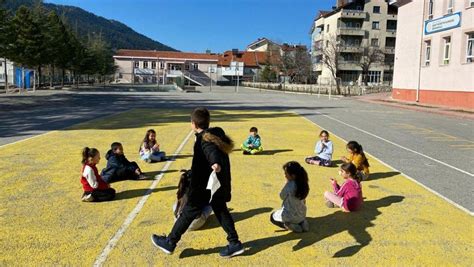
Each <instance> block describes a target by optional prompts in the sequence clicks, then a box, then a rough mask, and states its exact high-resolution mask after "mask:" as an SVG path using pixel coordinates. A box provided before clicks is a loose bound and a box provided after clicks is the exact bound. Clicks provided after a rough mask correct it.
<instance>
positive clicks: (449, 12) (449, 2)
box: [447, 0, 454, 14]
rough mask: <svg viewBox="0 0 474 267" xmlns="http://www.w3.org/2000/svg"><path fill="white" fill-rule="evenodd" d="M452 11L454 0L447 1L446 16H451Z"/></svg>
mask: <svg viewBox="0 0 474 267" xmlns="http://www.w3.org/2000/svg"><path fill="white" fill-rule="evenodd" d="M453 9H454V0H448V10H447V13H448V14H453Z"/></svg>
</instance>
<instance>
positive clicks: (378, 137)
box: [316, 111, 474, 177]
mask: <svg viewBox="0 0 474 267" xmlns="http://www.w3.org/2000/svg"><path fill="white" fill-rule="evenodd" d="M316 113H317V114H319V115H322V116H324V117H327V118H328V119H331V120H334V121H337V122H339V123H341V124H344V125H346V126H348V127H351V128H353V129H356V130H358V131H360V132H363V133H365V134H368V135H370V136H373V137H375V138H377V139H380V140H382V141H385V142H387V143H389V144H391V145H394V146H396V147H398V148H401V149H404V150H406V151H409V152H412V153H415V154H417V155H419V156H422V157H425V158H427V159H429V160H432V161H434V162H437V163H439V164H442V165H444V166H446V167H449V168H451V169H453V170H456V171H458V172H462V173H464V174H467V175H469V176H471V177H474V174H472V173H470V172H467V171H465V170H461V169H459V168H457V167H454V166H452V165H449V164H448V163H446V162H443V161H441V160H438V159H435V158H432V157H430V156H427V155H425V154H423V153H420V152H418V151H415V150H413V149H410V148H407V147H404V146H401V145H399V144H397V143H394V142H392V141H390V140H387V139H385V138H383V137H380V136H378V135H375V134H373V133H370V132H367V131H365V130H362V129H360V128H357V127H355V126H353V125H350V124H348V123H345V122H343V121H341V120H338V119H336V118H334V117H331V116H329V115H325V114H322V113H321V112H317V111H316Z"/></svg>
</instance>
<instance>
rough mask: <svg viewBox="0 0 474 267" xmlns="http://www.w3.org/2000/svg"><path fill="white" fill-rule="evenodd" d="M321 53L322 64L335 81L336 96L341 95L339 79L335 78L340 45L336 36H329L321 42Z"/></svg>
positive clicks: (337, 71)
mask: <svg viewBox="0 0 474 267" xmlns="http://www.w3.org/2000/svg"><path fill="white" fill-rule="evenodd" d="M323 42H324V43H323V45H322V48H321V52H322V55H323V58H322V63H323V65H324V66H325V67H326V68H328V69H329V71H330V72H331V76H332V78H333V79H334V80H335V81H336V90H337V93H338V94H341V84H340V79H339V77H337V75H338V73H339V67H340V66H339V64H340V62H339V57H340V54H341V48H342V47H341V43H340V42H339V40H338V39H337V37H336V35H334V34H329V35H328V38H325V39H324V41H323Z"/></svg>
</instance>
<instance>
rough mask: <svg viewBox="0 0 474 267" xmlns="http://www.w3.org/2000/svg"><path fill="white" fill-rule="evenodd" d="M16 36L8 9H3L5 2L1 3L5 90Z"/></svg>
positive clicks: (0, 54)
mask: <svg viewBox="0 0 474 267" xmlns="http://www.w3.org/2000/svg"><path fill="white" fill-rule="evenodd" d="M14 39H15V36H14V32H13V29H12V27H11V17H10V14H9V13H8V12H7V10H6V9H4V8H3V1H0V57H1V58H3V64H4V66H5V67H4V76H5V89H7V86H8V69H7V59H10V51H11V45H12V43H13V42H14Z"/></svg>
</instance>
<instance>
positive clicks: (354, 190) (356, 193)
mask: <svg viewBox="0 0 474 267" xmlns="http://www.w3.org/2000/svg"><path fill="white" fill-rule="evenodd" d="M356 172H357V169H356V167H355V166H354V164H352V163H350V162H349V163H343V164H342V165H341V169H340V170H339V175H340V176H342V178H344V180H345V182H344V183H343V184H342V185H341V186H339V185H338V184H337V181H336V180H335V179H334V178H330V180H331V184H332V186H333V188H334V193H332V192H327V191H326V192H324V198H325V199H326V206H328V207H330V208H335V207H340V208H342V210H343V211H345V212H350V211H356V210H359V209H360V208H361V206H362V202H363V198H362V188H361V185H360V183H359V181H358V180H357V179H356Z"/></svg>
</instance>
